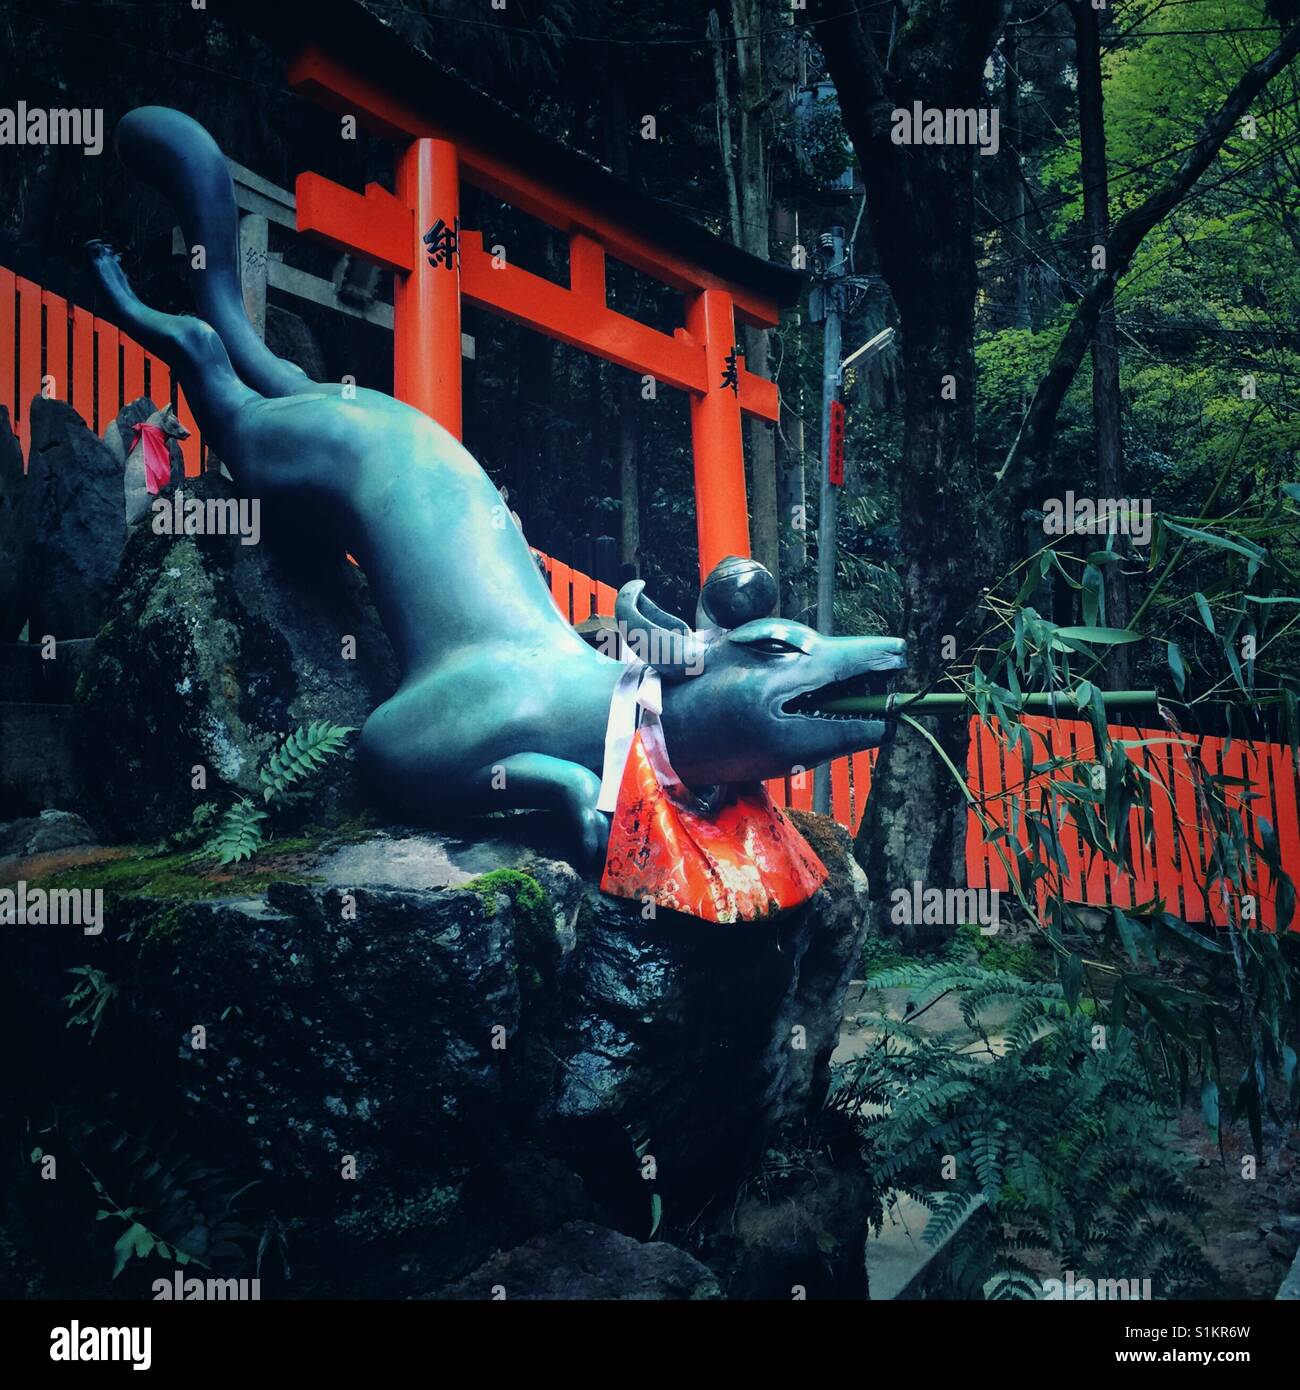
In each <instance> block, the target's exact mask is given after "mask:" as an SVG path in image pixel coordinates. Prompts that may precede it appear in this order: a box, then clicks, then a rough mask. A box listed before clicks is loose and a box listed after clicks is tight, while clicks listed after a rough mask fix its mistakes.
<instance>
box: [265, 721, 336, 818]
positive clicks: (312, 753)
mask: <svg viewBox="0 0 1300 1390" xmlns="http://www.w3.org/2000/svg"><path fill="white" fill-rule="evenodd" d="M355 732H356V730H355V729H354V728H352V727H350V726H348V725H342V724H331V723H329V721H328V720H325V719H318V720H315V721H314V722H313V723H311V724H307V725H300V726H299V727H298V728H296V729H295V730H294V731H293V733H291V734H290V735H289V737H288V738H286V739H285V741H284V742H283V743H282V744H281V745H280V746H279V748H277V749H276V750H275V752H274V753H272V754H271V758H270V761H269V762H268V763H267V765H266V766H265V767H264V768H263V769H262V770H261V772H260V773H259V778H260V780H261V783H262V795H263V796H264V797H265V798H266V800H267V801H270V800H271V799H272V797H276V796H279V795H280V794H281V793H282V792H283V791H284V790H285V788H286V787H288V786H290V785H292V784H293V783H294V782H300V781H302V779H303V778H304V777H306V776H308V774H310V773H312V772H315V771H316V769H317V768H318V767H320V766H321V764H322V763H324V762H325V760H326V759H327V758H329V757H331V756H332V755H333V754H335V753H337V752H339V751H340V750H341V749H342V747H343V744H344V742H345V741H346V739H347V736H348V735H349V734H351V733H355Z"/></svg>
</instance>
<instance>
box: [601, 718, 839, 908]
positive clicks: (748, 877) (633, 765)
mask: <svg viewBox="0 0 1300 1390" xmlns="http://www.w3.org/2000/svg"><path fill="white" fill-rule="evenodd" d="M642 740H643V735H642V733H641V732H640V731H638V733H637V735H636V737H635V738H634V739H633V740H632V747H631V749H630V750H629V752H628V758H627V763H626V765H625V766H624V769H623V780H622V782H621V783H620V784H619V792H618V806H617V808H616V810H615V811H614V817H613V820H612V822H611V824H610V830H609V849H608V851H607V853H606V855H605V872H604V875H603V877H602V878H601V880H600V887H601V891H602V892H604V893H612V894H614V895H615V896H616V897H620V898H647V897H648V898H650V899H651V900H652V901H653V902H654V903H656V904H657V905H658V906H659V907H667V908H671V909H672V910H673V911H675V912H686V913H689V914H690V915H691V916H692V917H702V918H703V919H704V920H705V921H708V922H746V921H753V920H754V919H755V918H759V917H766V916H768V915H769V914H770V913H772V912H777V911H780V910H781V909H782V908H787V907H797V906H798V905H799V904H800V903H802V902H807V900H808V899H809V898H811V897H812V895H813V894H814V893H815V892H816V891H817V889H818V888H820V887H821V885H822V884H823V882H825V880H826V866H825V865H824V864H823V863H822V861H821V860H820V859H819V858H818V857H817V855H816V854H814V853H813V851H812V848H811V847H810V846H809V845H808V843H807V841H806V840H805V839H804V838H803V836H802V835H800V834H799V832H798V831H797V830H796V829H795V828H794V826H792V825H791V824H790V822H789V821H788V820H786V818H785V817H784V816H783V815H782V814H781V812H780V810H779V809H778V807H777V806H776V805H775V804H774V803H773V801H772V798H771V797H770V796H768V794H767V789H766V788H765V787H764V786H763V785H762V784H761V783H760V784H756V785H753V786H749V787H745V788H732V789H731V791H730V793H729V795H728V798H727V801H726V803H725V804H724V805H723V806H722V808H721V810H719V811H718V813H717V814H716V815H715V816H706V815H703V814H701V813H699V812H697V811H692V810H690V809H689V808H687V807H686V806H683V805H682V804H681V803H680V802H679V801H677V800H675V799H674V798H673V797H672V796H670V795H669V794H668V793H667V792H666V791H665V790H664V789H663V787H662V786H661V785H660V782H659V778H658V776H656V774H655V770H654V767H653V766H652V764H651V760H650V757H649V755H648V754H647V752H646V749H645V745H644V743H643V741H642Z"/></svg>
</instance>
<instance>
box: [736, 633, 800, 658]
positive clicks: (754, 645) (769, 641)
mask: <svg viewBox="0 0 1300 1390" xmlns="http://www.w3.org/2000/svg"><path fill="white" fill-rule="evenodd" d="M745 645H746V646H747V647H748V648H749V649H750V651H754V652H762V653H763V655H764V656H784V655H785V654H786V653H787V652H798V651H801V650H802V648H800V647H796V646H795V645H794V643H793V642H782V641H781V639H780V638H779V637H763V638H760V639H759V640H758V641H757V642H746V643H745Z"/></svg>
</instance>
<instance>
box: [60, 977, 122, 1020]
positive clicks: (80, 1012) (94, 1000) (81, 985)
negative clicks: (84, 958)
mask: <svg viewBox="0 0 1300 1390" xmlns="http://www.w3.org/2000/svg"><path fill="white" fill-rule="evenodd" d="M68 974H69V975H75V976H76V977H77V983H76V984H75V985H73V987H72V990H71V992H70V993H68V994H65V995H64V996H63V1002H64V1003H65V1004H66V1005H67V1006H68V1008H69V1009H70V1010H71V1013H70V1015H69V1018H68V1022H67V1027H69V1028H83V1027H88V1028H89V1029H90V1036H91V1038H94V1036H95V1034H96V1033H98V1032H99V1025H100V1023H101V1022H102V1021H103V1018H104V1010H105V1009H107V1008H108V1006H109V1004H111V1003H112V1002H113V1000H114V999H115V998H116V997H117V991H118V986H117V985H116V984H115V983H114V982H113V981H112V980H110V979H109V978H108V976H107V975H106V974H105V973H104V972H103V971H102V970H98V969H96V968H95V966H93V965H74V966H72V967H71V968H70V969H69V970H68Z"/></svg>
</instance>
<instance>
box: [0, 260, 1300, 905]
mask: <svg viewBox="0 0 1300 1390" xmlns="http://www.w3.org/2000/svg"><path fill="white" fill-rule="evenodd" d="M41 394H45V395H47V396H53V397H56V398H58V399H60V400H66V401H69V402H70V403H71V404H72V406H73V408H74V409H75V410H76V411H77V413H78V414H79V415H80V416H81V417H82V419H84V420H85V421H86V423H87V424H88V425H89V426H90V427H91V428H92V429H93V430H95V432H96V433H97V434H101V435H102V434H103V433H104V431H105V430H106V429H107V428H108V426H109V424H110V423H111V422H112V421H113V419H114V418H115V417H116V416H117V414H118V412H119V411H120V410H121V409H122V407H123V406H125V405H128V404H130V402H131V401H133V400H136V399H138V398H139V397H140V396H149V397H150V398H151V399H152V400H153V402H154V404H155V405H162V404H163V403H164V402H169V403H171V404H172V405H173V406H174V407H175V409H176V412H177V414H178V416H179V417H180V419H181V422H182V424H184V425H185V426H186V427H187V428H188V429H189V431H190V437H189V438H188V439H186V440H184V441H183V442H182V444H181V451H182V453H183V454H184V457H185V473H186V476H187V477H194V476H196V475H197V474H198V473H199V472H200V471H201V469H202V466H203V454H204V447H203V442H202V440H201V438H200V436H199V431H198V427H197V425H196V424H195V423H194V418H193V416H192V415H191V414H190V409H189V406H188V404H187V403H186V400H185V396H184V393H183V392H182V391H181V390H180V388H179V386H177V384H176V383H175V382H173V381H172V379H171V373H170V372H169V371H168V369H167V366H166V364H165V363H164V362H161V361H159V360H158V358H156V357H154V356H152V355H151V354H150V353H147V352H145V350H144V349H143V348H142V347H141V346H140V344H139V343H137V342H135V341H134V340H133V339H131V338H128V337H127V336H126V334H124V333H121V332H119V331H118V329H117V328H116V327H114V326H113V325H112V324H111V323H106V322H105V321H104V320H103V319H98V318H96V317H95V316H94V315H93V314H90V313H88V312H87V311H86V310H85V309H81V308H78V307H76V306H75V305H71V304H69V303H68V302H67V301H66V300H65V299H62V298H60V296H58V295H56V294H51V293H50V292H49V291H48V290H43V289H42V288H41V287H40V286H39V285H36V284H33V283H32V281H30V280H25V279H24V278H23V277H22V276H20V275H15V274H14V273H13V272H12V271H10V270H6V269H4V268H3V267H0V405H5V406H7V407H8V409H9V414H10V418H11V420H12V421H13V425H14V430H15V433H16V434H17V436H18V438H19V440H20V442H21V444H22V449H23V457H24V459H26V458H27V456H28V451H29V448H30V445H31V406H30V402H31V400H32V398H33V397H34V396H38V395H41ZM546 568H547V574H548V576H549V578H550V585H551V593H552V595H553V596H554V598H555V601H556V603H557V604H558V605H559V608H560V611H561V612H562V613H563V614H564V615H565V617H566V618H568V619H569V620H570V621H571V622H573V623H580V622H583V621H585V620H586V619H587V618H589V617H591V616H593V614H600V615H603V616H612V615H613V612H614V596H615V591H614V590H613V589H612V588H611V587H610V586H609V585H608V584H599V583H597V582H596V581H595V580H594V579H592V578H591V577H590V576H589V575H586V574H583V573H582V572H581V571H580V570H576V569H573V568H571V567H570V566H568V565H565V564H563V563H561V562H560V561H558V560H549V559H548V560H547V561H546ZM1025 724H1026V726H1027V727H1028V728H1029V729H1030V730H1031V733H1032V736H1033V739H1034V761H1035V762H1039V763H1041V762H1044V761H1046V760H1047V758H1048V757H1075V758H1079V759H1083V760H1085V761H1086V760H1088V759H1089V758H1090V756H1091V752H1092V731H1091V729H1090V728H1089V726H1088V725H1087V724H1082V723H1076V722H1072V721H1069V720H1050V719H1033V718H1030V719H1026V720H1025ZM1111 734H1112V737H1114V738H1122V739H1126V740H1127V739H1132V740H1137V739H1151V740H1168V735H1167V734H1166V733H1165V732H1163V731H1158V730H1140V729H1134V728H1129V727H1127V726H1115V725H1113V726H1112V727H1111ZM1198 751H1199V756H1200V758H1201V760H1202V762H1203V765H1204V766H1205V768H1206V769H1207V770H1208V771H1209V772H1212V773H1213V772H1223V773H1225V774H1227V775H1229V776H1233V777H1240V778H1243V779H1245V780H1246V783H1247V789H1248V790H1249V791H1250V792H1252V793H1253V794H1254V795H1253V797H1251V798H1249V799H1247V798H1245V797H1244V796H1243V795H1242V794H1241V790H1231V789H1230V793H1229V801H1230V803H1231V804H1233V805H1234V806H1235V807H1236V808H1237V809H1238V811H1239V813H1240V815H1241V816H1242V818H1243V822H1244V825H1245V828H1246V830H1247V834H1248V839H1249V840H1250V841H1251V842H1252V843H1259V839H1260V830H1259V827H1258V825H1257V821H1258V820H1259V819H1264V820H1267V821H1268V822H1269V823H1270V824H1271V825H1272V826H1273V827H1274V828H1275V831H1276V834H1277V839H1278V845H1279V849H1280V853H1281V859H1282V864H1283V867H1284V868H1285V869H1286V870H1287V871H1288V873H1289V875H1290V876H1291V877H1292V878H1293V879H1298V880H1300V823H1298V821H1297V782H1296V772H1297V769H1296V766H1295V762H1294V760H1293V758H1292V755H1291V750H1290V749H1289V748H1284V747H1281V746H1279V745H1278V744H1275V743H1243V742H1241V741H1239V740H1238V741H1234V742H1233V743H1232V745H1231V746H1230V747H1228V746H1226V745H1225V741H1224V740H1223V739H1219V738H1200V737H1194V736H1190V735H1189V736H1188V737H1187V738H1186V739H1185V740H1184V741H1183V742H1177V743H1175V742H1169V741H1160V742H1154V743H1151V744H1150V745H1149V746H1147V747H1143V748H1132V749H1129V757H1130V758H1132V759H1133V760H1134V761H1136V762H1138V763H1139V764H1140V765H1141V766H1142V767H1143V768H1144V769H1145V771H1146V772H1147V773H1148V774H1149V775H1150V777H1151V778H1152V779H1153V782H1152V808H1151V819H1152V825H1153V830H1154V836H1153V842H1152V843H1151V844H1148V843H1146V842H1145V841H1144V840H1143V839H1142V837H1141V836H1140V834H1139V829H1138V813H1137V812H1136V811H1134V812H1133V816H1132V824H1131V827H1130V838H1131V841H1132V843H1133V845H1134V846H1135V848H1136V861H1135V862H1136V871H1135V872H1134V873H1133V874H1131V875H1127V874H1120V873H1118V872H1117V871H1116V870H1115V868H1114V866H1113V865H1111V864H1109V863H1108V862H1107V861H1106V860H1105V859H1104V858H1103V857H1102V856H1101V855H1099V854H1097V853H1096V852H1094V851H1092V850H1091V849H1090V848H1089V847H1088V846H1087V845H1085V844H1083V843H1082V842H1081V840H1080V837H1079V835H1078V833H1077V831H1075V830H1074V829H1073V828H1072V827H1071V825H1070V824H1069V823H1068V822H1067V823H1066V824H1065V825H1063V826H1062V828H1061V830H1060V838H1061V841H1062V846H1063V849H1064V852H1065V856H1066V859H1067V862H1068V865H1069V869H1068V872H1067V873H1066V874H1065V882H1064V885H1063V886H1064V893H1065V897H1066V900H1067V901H1069V902H1076V903H1087V904H1089V905H1091V906H1094V907H1109V906H1116V907H1137V906H1140V905H1142V904H1145V903H1149V902H1151V901H1153V900H1154V899H1157V898H1158V899H1160V900H1162V901H1163V902H1164V905H1165V908H1166V910H1168V911H1169V912H1172V913H1174V914H1176V915H1177V916H1180V917H1182V918H1184V919H1185V920H1186V921H1189V922H1206V921H1213V922H1216V923H1218V924H1220V925H1222V924H1223V923H1224V922H1225V920H1226V918H1225V911H1224V906H1223V902H1222V900H1221V897H1220V896H1219V894H1218V891H1217V888H1216V890H1215V892H1214V893H1207V892H1206V891H1205V884H1206V881H1207V876H1208V874H1207V870H1208V865H1209V862H1210V849H1211V835H1210V829H1209V826H1208V825H1207V823H1206V821H1205V818H1204V816H1203V813H1202V811H1201V808H1200V805H1199V803H1198V797H1197V793H1196V784H1195V780H1194V777H1193V773H1192V758H1193V757H1195V756H1196V755H1197V753H1198ZM875 756H876V755H875V753H874V752H872V753H855V754H854V755H853V756H852V757H849V758H840V759H838V760H837V761H836V762H834V763H833V764H832V765H831V808H832V814H833V815H834V816H835V819H836V820H838V821H839V822H840V823H841V824H842V825H845V826H847V827H848V828H849V829H850V830H851V831H853V832H855V833H856V831H857V829H858V826H859V825H860V824H861V821H862V813H863V810H864V808H865V806H866V800H867V794H868V792H869V791H870V788H871V768H872V765H873V764H874V762H875ZM1051 775H1052V776H1057V777H1064V778H1070V777H1071V776H1072V775H1073V774H1072V773H1071V772H1070V771H1069V770H1068V769H1065V770H1061V771H1059V772H1057V773H1054V774H1051ZM967 777H968V781H969V784H970V787H971V789H972V790H973V791H974V792H975V794H976V796H977V797H978V798H979V799H980V804H981V806H982V808H983V811H984V814H985V816H986V817H987V818H988V819H989V820H990V821H991V822H992V823H993V825H995V826H1010V827H1011V834H1012V835H1013V837H1014V838H1016V839H1018V841H1019V843H1021V844H1022V845H1023V844H1025V843H1026V841H1027V832H1026V830H1025V828H1024V818H1023V814H1022V813H1021V808H1022V807H1023V806H1024V805H1025V804H1026V797H1027V796H1028V798H1029V800H1030V803H1031V804H1034V805H1037V802H1038V798H1039V796H1040V794H1041V784H1042V782H1043V780H1044V777H1043V776H1040V777H1038V778H1036V779H1035V780H1034V782H1033V783H1032V784H1031V785H1030V786H1029V787H1028V788H1025V787H1024V786H1023V785H1022V780H1023V778H1022V771H1021V761H1020V757H1019V754H1018V753H1017V754H1015V755H1013V756H1011V757H1007V756H1006V755H1005V750H1004V749H1003V747H1002V744H1001V742H1000V740H999V739H998V738H997V736H996V734H995V733H994V731H993V730H992V729H990V728H989V727H987V726H986V725H984V724H982V723H981V722H980V721H979V720H977V719H973V720H972V721H971V745H970V760H969V763H968V766H967ZM768 788H769V790H770V791H771V793H772V796H773V798H774V799H775V800H776V802H777V804H778V805H781V806H789V807H794V808H796V809H799V810H811V809H812V800H813V774H812V772H811V771H805V772H798V773H792V774H790V775H789V776H787V777H783V778H778V779H776V780H775V781H772V782H769V783H768ZM966 869H967V875H968V881H969V884H970V886H971V887H972V888H996V889H998V890H999V891H1002V892H1006V891H1008V890H1009V888H1010V884H1009V882H1008V878H1007V871H1006V867H1005V865H1004V864H1003V862H1002V859H1001V857H1000V855H999V853H998V846H997V844H996V843H986V841H985V839H984V834H983V831H982V829H981V826H980V823H979V820H978V818H977V817H976V815H975V813H974V812H973V811H972V812H971V814H970V821H969V825H968V829H967V836H966ZM1234 889H1235V891H1237V892H1240V893H1242V894H1250V895H1251V896H1253V897H1254V899H1255V902H1256V915H1257V917H1258V920H1259V921H1260V922H1261V923H1262V924H1263V925H1265V926H1272V925H1273V924H1274V921H1275V898H1276V885H1275V883H1274V882H1273V880H1272V876H1271V875H1270V873H1269V871H1268V868H1267V866H1266V865H1264V864H1263V863H1262V861H1261V860H1260V859H1259V857H1258V856H1256V855H1252V856H1251V862H1250V866H1249V872H1248V874H1247V876H1246V881H1245V882H1244V883H1241V884H1237V885H1234ZM1293 926H1294V928H1295V929H1300V923H1298V924H1293Z"/></svg>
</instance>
